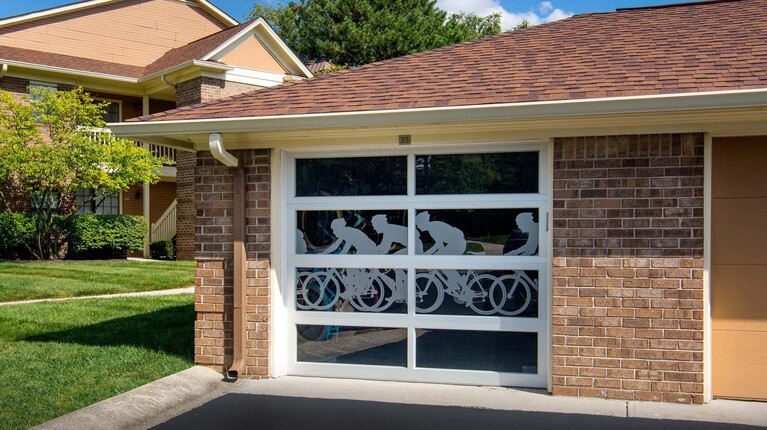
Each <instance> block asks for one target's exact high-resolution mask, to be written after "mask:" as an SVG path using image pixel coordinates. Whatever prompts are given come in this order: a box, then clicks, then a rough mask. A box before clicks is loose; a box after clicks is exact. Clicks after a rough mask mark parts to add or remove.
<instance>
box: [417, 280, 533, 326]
mask: <svg viewBox="0 0 767 430" xmlns="http://www.w3.org/2000/svg"><path fill="white" fill-rule="evenodd" d="M415 300H416V303H415V306H416V312H418V313H431V314H436V315H479V316H508V317H530V318H536V317H537V316H538V273H537V272H536V271H522V270H518V271H513V270H493V271H476V270H454V269H442V270H425V269H421V270H418V271H417V272H416V275H415Z"/></svg>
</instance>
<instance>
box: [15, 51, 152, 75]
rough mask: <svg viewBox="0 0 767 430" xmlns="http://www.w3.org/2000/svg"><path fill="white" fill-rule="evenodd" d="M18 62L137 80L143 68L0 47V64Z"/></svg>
mask: <svg viewBox="0 0 767 430" xmlns="http://www.w3.org/2000/svg"><path fill="white" fill-rule="evenodd" d="M3 60H6V61H18V62H21V63H30V64H39V65H42V66H49V67H61V68H63V69H71V70H77V71H80V72H91V73H102V74H106V75H114V76H122V77H126V78H139V77H141V74H142V73H143V70H144V68H143V67H138V66H130V65H127V64H118V63H110V62H108V61H100V60H92V59H90V58H82V57H73V56H71V55H61V54H54V53H52V52H42V51H33V50H31V49H22V48H13V47H10V46H0V62H2V61H3Z"/></svg>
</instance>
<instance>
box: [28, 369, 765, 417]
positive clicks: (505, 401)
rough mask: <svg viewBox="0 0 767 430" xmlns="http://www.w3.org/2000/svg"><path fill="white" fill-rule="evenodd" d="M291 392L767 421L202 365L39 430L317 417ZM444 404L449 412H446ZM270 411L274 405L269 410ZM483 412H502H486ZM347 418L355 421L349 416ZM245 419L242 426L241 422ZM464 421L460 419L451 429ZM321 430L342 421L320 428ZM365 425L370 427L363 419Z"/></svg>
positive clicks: (428, 409)
mask: <svg viewBox="0 0 767 430" xmlns="http://www.w3.org/2000/svg"><path fill="white" fill-rule="evenodd" d="M286 398H293V399H295V400H294V401H291V402H287V403H288V406H289V405H293V406H296V407H297V406H298V405H299V404H300V405H303V407H305V408H307V411H308V410H309V409H312V408H319V409H312V410H315V411H316V412H317V413H319V414H322V413H326V414H330V411H334V413H335V414H336V415H333V414H330V415H331V419H332V417H333V416H337V415H338V414H339V413H340V414H345V412H344V408H349V407H351V408H357V407H359V408H362V409H364V410H366V411H368V412H366V413H370V414H375V413H383V414H384V415H383V417H384V418H385V417H387V416H388V415H387V414H391V411H393V410H396V409H397V405H407V407H406V406H401V408H402V411H403V413H404V412H405V411H409V412H408V413H413V414H414V416H418V414H421V413H424V414H427V415H428V414H436V416H438V417H439V416H440V415H441V414H444V413H446V412H445V411H455V413H456V414H457V418H456V419H459V418H460V417H481V419H485V418H487V419H488V420H490V421H489V422H488V424H490V422H493V421H492V420H496V421H497V422H504V421H503V420H522V421H525V422H529V423H532V424H534V425H532V424H531V426H528V427H524V428H542V427H540V426H541V425H543V424H545V423H548V424H551V425H555V426H559V424H562V425H564V424H568V423H569V421H571V420H574V421H573V422H572V424H574V427H572V426H571V428H594V427H593V426H594V425H596V426H598V427H601V426H608V427H614V426H620V427H621V428H623V427H626V428H637V429H645V428H674V427H676V424H674V421H676V422H677V423H679V425H680V426H681V427H682V428H696V427H695V424H694V423H695V422H697V423H699V425H700V426H702V427H701V429H702V428H705V429H709V428H710V429H725V428H729V427H732V426H736V425H746V426H758V427H767V403H757V402H737V401H727V400H715V401H713V402H711V403H709V404H706V405H675V404H665V403H650V402H625V401H618V400H602V399H585V398H572V397H553V396H550V395H548V394H547V393H545V392H543V391H540V390H523V389H512V388H498V387H471V386H457V385H439V384H419V383H401V382H381V381H363V380H345V379H324V378H308V377H295V376H286V377H281V378H278V379H270V380H261V381H240V382H237V383H234V384H232V383H227V382H223V381H222V377H221V375H220V374H219V373H217V372H214V371H212V370H210V369H207V368H204V367H194V368H192V369H189V370H186V371H184V372H181V373H178V374H176V375H172V376H169V377H167V378H163V379H161V380H159V381H156V382H153V383H150V384H147V385H145V386H143V387H140V388H137V389H135V390H133V391H130V392H128V393H125V394H121V395H119V396H116V397H114V398H111V399H107V400H104V401H102V402H99V403H97V404H94V405H91V406H89V407H86V408H84V409H81V410H79V411H75V412H72V413H70V414H67V415H65V416H63V417H60V418H57V419H55V420H52V421H49V422H47V423H45V424H42V425H40V426H38V427H36V428H38V429H46V430H60V429H61V430H63V429H73V428H76V429H82V430H89V429H94V430H95V429H104V430H109V429H147V428H152V427H153V426H159V427H160V428H167V429H174V428H184V429H194V428H201V429H202V428H214V427H215V428H219V427H220V426H228V427H231V428H233V429H236V428H250V427H252V425H253V424H255V423H256V422H258V421H259V416H258V414H267V415H270V416H271V418H270V419H272V420H280V422H281V423H280V426H283V427H285V426H287V428H292V427H290V425H291V424H295V425H298V424H301V425H304V424H308V423H310V422H304V421H306V420H307V419H308V418H306V417H303V416H300V417H299V416H294V415H295V414H294V413H293V412H290V411H288V410H286V412H285V413H284V414H282V415H280V416H275V414H276V413H277V409H275V405H281V406H280V407H283V408H284V407H288V406H286V405H285V403H286V402H285V400H284V399H286ZM280 399H283V400H280ZM320 400H322V401H320ZM328 401H330V402H328ZM323 402H324V403H323ZM268 405H271V406H268ZM446 406H447V407H450V408H447V409H445V408H444V407H446ZM267 407H270V408H272V409H269V410H268V411H267V412H262V411H261V409H263V408H267ZM336 409H338V410H337V411H336ZM482 410H486V411H488V410H489V411H498V412H499V413H488V414H483V413H482ZM381 411H384V412H381ZM298 412H300V411H296V413H298ZM500 412H504V414H502V413H500ZM451 413H452V412H451ZM346 415H348V416H347V417H346V418H348V419H350V417H351V415H350V414H346ZM485 415H486V416H485ZM372 416H373V415H371V418H372ZM605 417H609V419H607V418H605ZM294 418H295V419H294ZM363 419H364V414H363ZM471 419H475V418H471ZM624 419H625V420H624ZM251 420H255V422H253V421H251ZM291 420H293V421H291ZM302 420H303V421H302ZM672 420H673V421H672ZM285 421H287V424H286V423H285ZM383 422H385V420H383V419H382V421H381V423H377V424H376V425H378V426H379V427H380V426H381V425H383V424H382V423H383ZM163 423H164V424H163ZM210 423H217V424H215V425H214V426H213V427H210V426H211V425H213V424H210ZM240 423H244V424H242V425H241V426H240ZM247 423H252V424H247ZM458 423H459V421H456V422H455V423H452V425H453V427H455V426H456V425H458ZM713 423H722V424H719V425H714V424H713ZM575 424H577V425H575ZM354 425H358V426H359V425H360V424H359V423H356V424H354ZM579 426H580V427H579ZM589 426H591V427H589ZM374 427H375V426H374ZM379 427H377V428H379ZM448 427H449V426H448ZM453 427H451V428H453ZM262 428H269V427H268V426H266V427H263V426H262ZM313 428H315V429H323V428H329V429H330V428H335V427H333V426H329V427H323V426H322V425H319V424H318V425H315V426H313ZM352 428H356V427H352ZM360 428H364V425H362V426H361V427H360ZM400 430H404V428H402V429H400Z"/></svg>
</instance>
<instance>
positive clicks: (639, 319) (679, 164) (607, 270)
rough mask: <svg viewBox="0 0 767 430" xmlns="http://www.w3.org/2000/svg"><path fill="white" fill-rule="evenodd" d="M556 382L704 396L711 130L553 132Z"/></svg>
mask: <svg viewBox="0 0 767 430" xmlns="http://www.w3.org/2000/svg"><path fill="white" fill-rule="evenodd" d="M553 175H554V196H553V197H554V202H553V203H554V217H553V238H554V239H553V240H554V246H553V256H554V267H553V273H552V278H553V285H554V288H553V297H552V303H553V309H552V315H553V316H552V320H553V327H552V330H553V343H554V345H553V356H552V361H553V392H554V394H558V395H571V396H584V397H602V398H612V399H625V400H652V401H667V402H679V403H703V281H702V277H703V135H702V134H676V135H642V136H610V137H588V138H561V139H556V140H555V142H554V172H553Z"/></svg>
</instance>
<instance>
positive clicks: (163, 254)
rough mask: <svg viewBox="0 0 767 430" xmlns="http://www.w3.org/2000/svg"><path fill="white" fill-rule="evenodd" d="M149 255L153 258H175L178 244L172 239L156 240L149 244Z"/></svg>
mask: <svg viewBox="0 0 767 430" xmlns="http://www.w3.org/2000/svg"><path fill="white" fill-rule="evenodd" d="M149 255H150V256H151V257H152V259H153V260H175V259H176V246H175V244H174V243H173V241H172V240H171V239H165V240H156V241H154V242H152V243H150V244H149Z"/></svg>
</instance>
